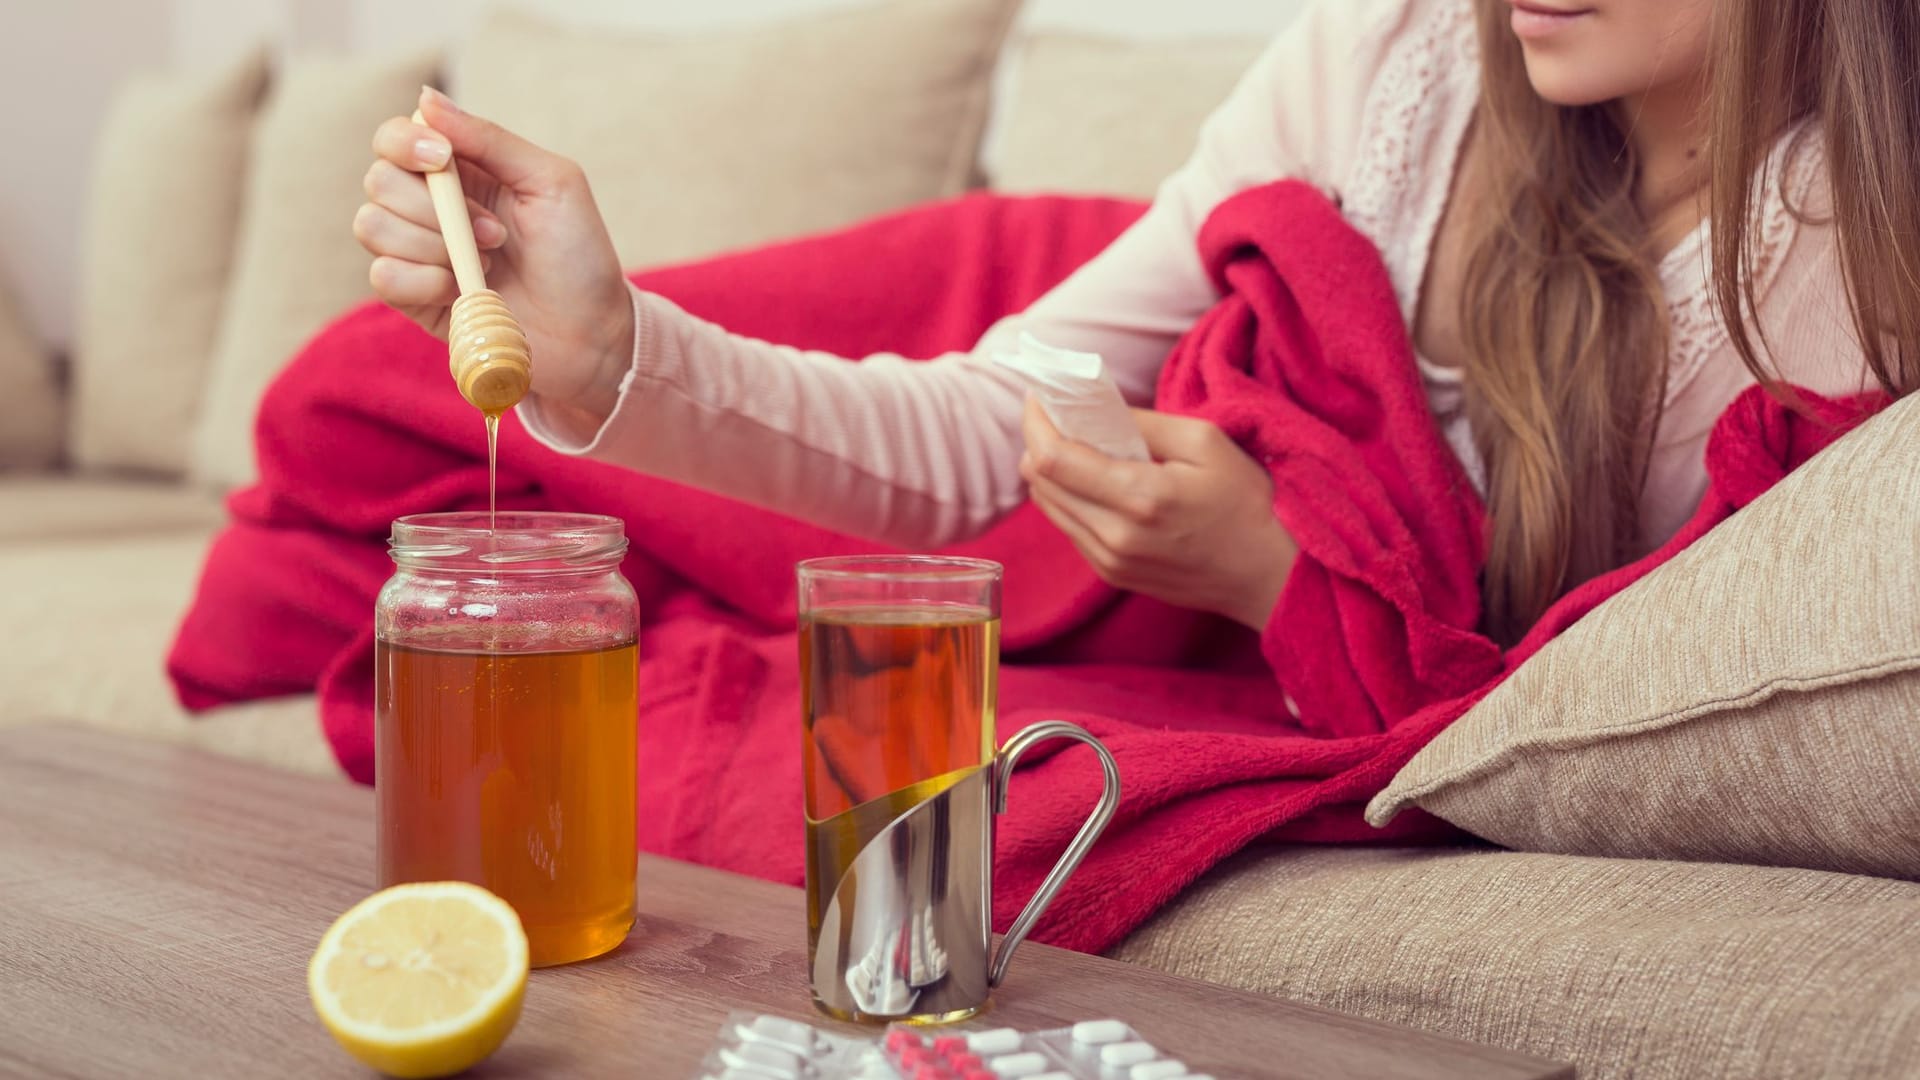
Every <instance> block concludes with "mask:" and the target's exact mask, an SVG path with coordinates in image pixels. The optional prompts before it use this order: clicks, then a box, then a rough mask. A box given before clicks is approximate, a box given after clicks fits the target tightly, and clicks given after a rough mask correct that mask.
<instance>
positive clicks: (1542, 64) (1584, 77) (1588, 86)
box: [1527, 50, 1621, 107]
mask: <svg viewBox="0 0 1920 1080" xmlns="http://www.w3.org/2000/svg"><path fill="white" fill-rule="evenodd" d="M1527 81H1528V82H1531V83H1532V84H1533V92H1534V93H1536V94H1539V95H1540V97H1541V100H1543V101H1546V102H1548V103H1549V104H1553V105H1564V106H1568V107H1572V106H1575V105H1598V104H1600V103H1601V102H1604V101H1612V100H1614V99H1616V98H1618V97H1620V95H1621V90H1620V87H1618V86H1615V85H1612V81H1611V80H1603V79H1596V78H1594V77H1593V73H1592V71H1590V70H1587V71H1582V70H1579V65H1576V64H1570V63H1562V62H1560V61H1559V60H1558V59H1557V58H1553V57H1544V56H1535V55H1534V54H1533V52H1532V50H1529V51H1528V53H1527Z"/></svg>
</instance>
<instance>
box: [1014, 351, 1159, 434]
mask: <svg viewBox="0 0 1920 1080" xmlns="http://www.w3.org/2000/svg"><path fill="white" fill-rule="evenodd" d="M993 359H994V362H995V363H997V364H999V365H1000V366H1001V367H1004V368H1008V369H1010V370H1012V371H1016V372H1018V373H1019V374H1020V376H1021V377H1022V378H1024V379H1025V380H1026V382H1027V386H1028V388H1030V389H1031V390H1032V391H1033V396H1034V397H1036V398H1038V399H1039V401H1040V408H1041V409H1042V410H1044V411H1045V412H1046V414H1047V419H1048V420H1051V421H1052V422H1053V426H1054V427H1055V428H1057V429H1059V431H1060V434H1062V435H1064V436H1066V437H1067V438H1069V439H1072V440H1073V441H1075V442H1078V443H1085V444H1086V445H1088V446H1091V447H1093V448H1094V449H1095V450H1098V451H1100V452H1101V453H1103V454H1105V455H1107V456H1108V457H1115V458H1120V459H1122V460H1125V461H1151V460H1153V456H1152V455H1151V454H1149V453H1148V452H1147V441H1146V440H1145V439H1143V438H1141V437H1140V425H1138V424H1136V423H1134V422H1133V413H1132V411H1131V410H1129V409H1128V408H1127V403H1126V400H1125V399H1124V398H1122V397H1121V396H1120V387H1119V384H1117V383H1115V382H1114V381H1113V376H1112V375H1111V374H1109V373H1108V372H1107V365H1106V361H1104V360H1102V359H1101V358H1100V355H1099V354H1098V353H1084V352H1074V351H1073V350H1071V349H1056V348H1054V347H1053V346H1051V345H1047V344H1044V343H1042V342H1041V341H1040V340H1039V339H1038V338H1036V337H1034V336H1033V335H1032V334H1029V333H1022V334H1021V335H1020V348H1019V351H1017V352H1011V353H999V354H997V355H996V356H994V358H993Z"/></svg>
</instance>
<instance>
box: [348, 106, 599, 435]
mask: <svg viewBox="0 0 1920 1080" xmlns="http://www.w3.org/2000/svg"><path fill="white" fill-rule="evenodd" d="M420 113H421V115H422V117H424V118H425V119H426V121H427V126H424V127H423V126H421V125H419V124H416V123H414V122H413V121H411V120H409V119H407V118H406V117H400V116H396V117H394V118H393V119H391V120H388V121H387V122H386V123H384V124H381V125H380V128H379V130H378V131H376V132H374V136H373V151H374V154H375V155H376V157H375V160H374V162H373V166H372V167H371V168H369V169H368V170H367V176H366V181H365V186H366V191H367V200H368V201H367V202H366V203H365V204H364V205H363V206H361V207H360V210H359V212H358V213H357V214H355V215H354V218H353V235H354V236H355V237H356V238H358V239H359V241H360V244H361V246H362V247H365V248H366V249H367V250H368V251H370V252H372V253H373V256H374V259H373V265H372V267H371V268H369V270H368V272H367V277H368V279H369V280H370V281H371V282H372V283H373V289H374V292H375V293H377V294H378V295H379V296H380V298H381V299H382V300H385V301H386V302H387V303H388V304H391V305H392V306H393V307H395V308H397V309H399V310H400V311H402V312H404V313H405V314H406V315H407V316H408V317H409V318H411V319H413V321H414V322H416V323H419V324H420V325H421V326H422V327H423V328H425V329H426V330H427V331H428V332H429V333H431V334H434V335H436V336H438V337H442V338H444V337H445V336H446V333H447V313H448V310H449V307H450V305H451V304H452V303H453V300H454V297H455V296H457V295H458V289H457V288H456V287H455V285H454V280H453V271H452V269H450V264H449V262H448V259H447V250H446V245H445V243H444V242H443V241H442V239H441V236H440V224H439V222H438V220H436V219H435V217H434V213H433V202H432V200H431V199H430V198H429V197H428V195H427V184H426V181H425V180H424V179H423V178H422V176H421V174H422V173H425V172H431V171H434V170H436V169H438V168H440V167H441V166H443V165H445V164H446V162H447V160H448V155H449V154H451V155H452V156H453V157H454V158H456V159H458V163H459V168H460V181H461V184H462V186H463V187H465V188H466V193H467V210H468V213H469V214H471V216H472V217H473V233H474V240H475V241H476V243H477V244H478V245H479V247H480V257H481V260H482V262H483V264H484V265H485V267H486V273H487V285H488V287H489V288H491V289H493V290H494V291H495V292H498V293H499V294H500V295H501V297H502V298H504V299H505V300H506V302H507V306H508V307H509V308H511V309H512V310H513V314H514V318H515V319H517V320H518V321H519V323H520V327H521V329H523V330H525V331H526V332H527V341H528V344H529V345H530V346H531V347H532V352H533V391H534V392H535V393H537V394H540V395H542V396H544V397H546V398H548V399H549V400H550V401H553V402H555V403H557V404H561V405H565V406H570V407H572V408H575V409H581V410H586V411H588V412H590V413H595V414H597V416H598V417H599V418H600V419H604V418H605V416H606V415H607V413H609V412H611V411H612V409H613V402H614V399H615V397H616V395H617V393H618V389H619V384H620V379H621V378H622V376H623V375H624V374H625V372H626V369H627V367H628V365H629V364H630V363H631V360H632V352H633V333H634V330H633V305H632V301H631V300H630V299H629V297H628V295H627V284H626V279H625V278H624V277H623V276H622V274H621V272H620V259H619V257H618V256H617V255H615V254H614V251H613V241H612V240H611V239H610V238H609V237H608V235H607V227H606V225H605V224H604V223H603V222H602V221H601V219H600V210H599V208H598V207H596V206H595V205H594V202H593V192H592V191H591V190H589V189H588V187H587V178H586V175H585V174H584V173H582V172H581V171H580V167H579V166H578V165H576V164H574V163H573V162H572V161H569V160H567V159H566V158H563V157H560V156H558V155H556V154H550V153H548V152H547V151H545V150H542V149H540V148H539V147H537V146H535V145H533V144H532V143H530V142H528V141H526V140H525V139H522V138H520V137H519V136H518V135H515V134H513V133H511V132H509V131H506V130H505V129H503V128H501V127H500V126H499V125H497V124H494V123H492V122H490V121H487V120H482V119H481V118H479V117H477V116H473V115H470V114H468V113H465V112H462V111H460V109H458V108H456V107H455V106H454V104H453V102H451V101H449V100H447V98H446V96H445V95H443V94H441V93H439V92H438V91H436V90H429V89H422V90H421V92H420Z"/></svg>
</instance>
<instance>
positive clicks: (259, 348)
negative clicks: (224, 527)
mask: <svg viewBox="0 0 1920 1080" xmlns="http://www.w3.org/2000/svg"><path fill="white" fill-rule="evenodd" d="M436 68H437V60H436V59H435V57H434V56H433V55H430V54H414V55H408V56H401V57H370V58H351V59H341V58H331V57H329V58H318V57H315V58H304V59H297V60H294V61H293V62H291V63H290V64H289V65H288V66H287V68H286V70H285V71H284V72H282V73H281V74H280V76H279V77H278V78H277V79H276V80H275V83H274V88H273V92H272V93H271V94H270V95H269V97H268V99H267V103H266V105H265V107H264V108H263V109H262V110H261V112H260V118H259V121H258V123H257V124H256V125H255V128H254V133H253V140H254V142H253V166H252V169H251V170H250V173H249V175H248V178H247V194H246V212H245V215H244V217H243V219H242V222H241V226H240V248H239V254H238V258H237V261H236V262H235V264H234V277H233V288H232V290H231V292H230V293H229V295H228V298H227V313H226V318H225V319H224V320H223V321H222V323H221V327H220V337H219V345H218V348H217V349H216V350H215V353H214V361H213V371H212V375H211V378H210V380H209V382H208V385H207V394H206V401H205V406H204V408H203V409H202V411H201V414H200V423H199V426H198V429H197V430H196V432H195V438H194V447H193V470H192V471H193V476H194V478H195V479H196V480H198V481H200V482H202V483H205V484H207V485H209V486H213V487H231V486H234V485H238V484H243V483H246V482H248V481H250V480H252V478H253V475H254V460H253V418H254V413H255V411H256V409H257V407H258V405H259V401H260V395H261V393H262V392H263V391H265V390H266V388H267V384H268V383H269V382H271V381H272V380H273V377H274V376H275V375H276V374H278V373H279V371H280V369H281V368H283V367H285V366H286V363H287V361H288V360H290V359H292V358H293V355H294V353H295V352H297V351H298V350H299V348H300V346H301V345H302V344H303V343H305V341H306V340H307V338H309V337H311V336H313V334H314V332H315V331H317V330H319V329H320V328H321V327H322V326H324V325H326V323H327V322H328V321H329V320H331V319H332V318H333V317H334V316H336V315H339V314H340V313H341V312H342V311H344V310H345V309H346V308H347V307H349V306H350V305H352V304H354V303H355V302H356V301H359V300H363V299H365V298H367V297H369V296H371V295H372V290H371V289H370V288H369V287H368V285H367V263H368V257H367V253H366V252H365V251H364V250H363V249H362V248H361V247H360V244H359V243H358V242H357V241H356V240H354V238H353V213H354V210H355V209H357V208H358V207H359V205H360V203H361V202H362V200H363V199H364V198H365V195H364V194H363V192H362V189H361V184H360V181H361V178H362V177H363V176H364V175H365V174H366V171H367V165H368V163H369V162H370V161H371V160H372V156H373V151H372V149H371V141H372V138H373V129H374V128H376V127H378V126H379V124H380V122H381V121H382V120H385V119H386V118H388V117H390V116H396V115H400V114H403V113H407V112H410V111H412V109H413V106H414V102H415V100H416V99H417V98H418V97H419V96H420V86H421V84H423V83H426V82H430V81H432V80H433V78H434V73H435V70H436Z"/></svg>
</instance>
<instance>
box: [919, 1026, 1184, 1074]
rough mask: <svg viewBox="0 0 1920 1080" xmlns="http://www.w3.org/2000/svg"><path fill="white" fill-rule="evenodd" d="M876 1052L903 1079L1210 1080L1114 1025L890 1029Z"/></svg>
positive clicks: (1130, 1032) (1128, 1029)
mask: <svg viewBox="0 0 1920 1080" xmlns="http://www.w3.org/2000/svg"><path fill="white" fill-rule="evenodd" d="M881 1049H882V1051H883V1052H884V1054H885V1056H886V1059H887V1061H888V1062H889V1063H891V1064H892V1065H893V1067H894V1071H895V1072H896V1073H898V1074H899V1076H900V1078H901V1080H1176V1078H1177V1080H1213V1078H1212V1077H1210V1076H1207V1075H1205V1074H1202V1073H1190V1072H1188V1071H1187V1066H1186V1064H1185V1063H1184V1062H1181V1061H1179V1060H1178V1059H1176V1058H1173V1057H1170V1056H1168V1055H1167V1054H1165V1053H1163V1052H1162V1051H1161V1050H1160V1049H1159V1048H1158V1047H1156V1046H1154V1045H1153V1044H1152V1043H1150V1042H1148V1041H1146V1040H1145V1039H1143V1038H1141V1037H1140V1033H1139V1032H1137V1031H1135V1030H1133V1029H1132V1028H1131V1027H1128V1026H1127V1025H1126V1023H1124V1022H1123V1021H1120V1020H1085V1021H1082V1022H1080V1023H1078V1024H1075V1025H1073V1026H1072V1027H1067V1028H1057V1029H1055V1030H1052V1031H1016V1030H1014V1029H1013V1028H994V1029H992V1030H989V1031H969V1032H954V1033H952V1034H935V1033H931V1032H926V1031H921V1030H916V1029H914V1028H910V1027H904V1026H900V1025H895V1026H894V1027H891V1028H889V1029H887V1034H886V1037H885V1039H883V1040H882V1042H881Z"/></svg>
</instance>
